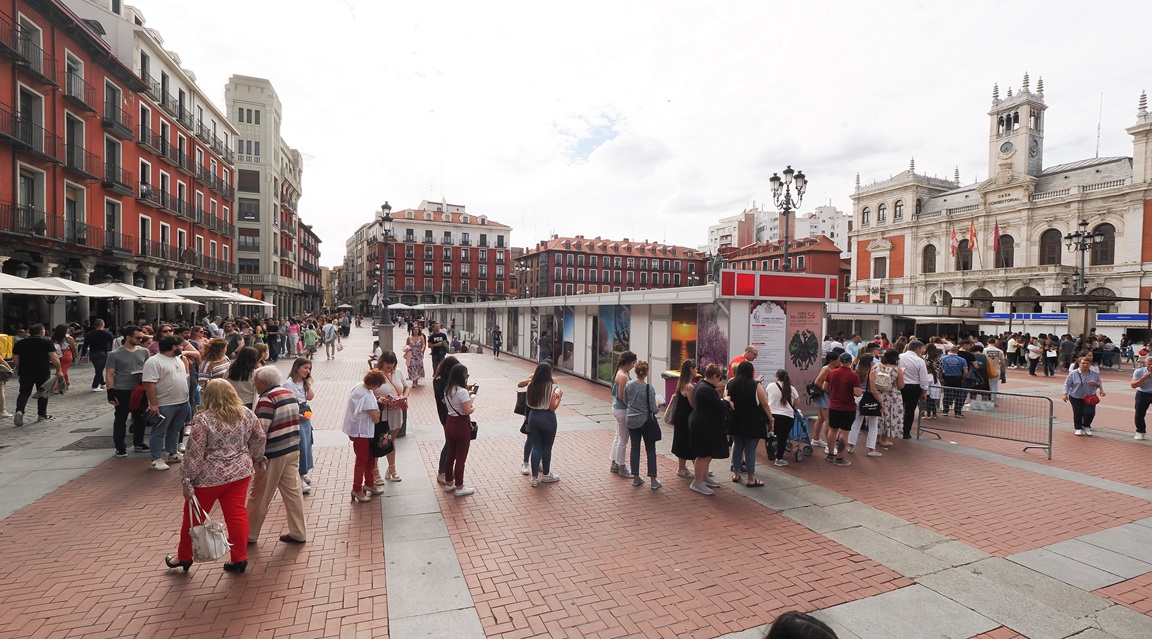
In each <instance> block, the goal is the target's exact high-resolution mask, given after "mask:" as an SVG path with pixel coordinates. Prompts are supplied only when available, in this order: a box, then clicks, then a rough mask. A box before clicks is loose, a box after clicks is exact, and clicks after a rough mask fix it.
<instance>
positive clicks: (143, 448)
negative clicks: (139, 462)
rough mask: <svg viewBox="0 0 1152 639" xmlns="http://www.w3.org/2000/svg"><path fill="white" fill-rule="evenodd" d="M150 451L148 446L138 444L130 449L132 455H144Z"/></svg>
mask: <svg viewBox="0 0 1152 639" xmlns="http://www.w3.org/2000/svg"><path fill="white" fill-rule="evenodd" d="M150 450H152V449H151V448H149V447H148V444H140V445H139V446H133V447H132V452H134V453H146V452H148V451H150Z"/></svg>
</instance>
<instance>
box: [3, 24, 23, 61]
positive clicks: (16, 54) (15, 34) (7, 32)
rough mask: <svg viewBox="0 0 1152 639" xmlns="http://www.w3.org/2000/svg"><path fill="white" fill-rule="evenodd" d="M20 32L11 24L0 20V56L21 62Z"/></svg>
mask: <svg viewBox="0 0 1152 639" xmlns="http://www.w3.org/2000/svg"><path fill="white" fill-rule="evenodd" d="M19 39H20V32H19V29H17V28H16V26H15V25H13V24H12V23H11V22H8V21H7V20H4V19H3V18H0V55H5V56H8V57H9V58H15V59H17V60H23V59H24V57H23V56H22V55H20V45H19V42H18V41H19Z"/></svg>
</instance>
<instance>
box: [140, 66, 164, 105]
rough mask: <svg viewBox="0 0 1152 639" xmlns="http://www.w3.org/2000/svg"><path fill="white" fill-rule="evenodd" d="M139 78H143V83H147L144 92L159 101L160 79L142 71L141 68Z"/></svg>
mask: <svg viewBox="0 0 1152 639" xmlns="http://www.w3.org/2000/svg"><path fill="white" fill-rule="evenodd" d="M140 78H141V79H142V80H144V84H147V85H148V88H147V89H145V90H144V93H145V94H146V95H147V96H148V97H150V98H152V100H153V101H154V102H160V81H159V80H157V79H156V78H153V77H152V76H151V75H149V74H147V73H144V72H143V70H141V75H140Z"/></svg>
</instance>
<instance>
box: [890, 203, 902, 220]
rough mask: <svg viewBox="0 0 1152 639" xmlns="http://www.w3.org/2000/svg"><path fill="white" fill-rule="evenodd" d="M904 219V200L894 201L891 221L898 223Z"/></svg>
mask: <svg viewBox="0 0 1152 639" xmlns="http://www.w3.org/2000/svg"><path fill="white" fill-rule="evenodd" d="M903 219H904V200H896V203H895V204H893V205H892V221H893V222H898V221H900V220H903Z"/></svg>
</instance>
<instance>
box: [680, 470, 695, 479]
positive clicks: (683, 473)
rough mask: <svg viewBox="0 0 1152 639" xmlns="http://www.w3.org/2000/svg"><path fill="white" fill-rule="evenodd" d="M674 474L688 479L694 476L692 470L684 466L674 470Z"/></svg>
mask: <svg viewBox="0 0 1152 639" xmlns="http://www.w3.org/2000/svg"><path fill="white" fill-rule="evenodd" d="M676 476H677V477H684V478H689V479H690V478H692V477H694V476H695V475H693V474H692V471H690V470H688V469H687V468H684V469H682V470H678V471H676Z"/></svg>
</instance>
